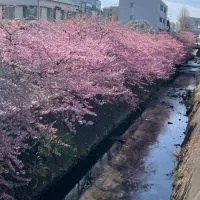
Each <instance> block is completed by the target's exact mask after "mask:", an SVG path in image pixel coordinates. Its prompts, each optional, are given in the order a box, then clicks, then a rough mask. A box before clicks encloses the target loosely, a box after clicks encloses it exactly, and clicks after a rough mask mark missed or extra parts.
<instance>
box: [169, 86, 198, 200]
mask: <svg viewBox="0 0 200 200" xmlns="http://www.w3.org/2000/svg"><path fill="white" fill-rule="evenodd" d="M174 176H175V182H174V188H173V192H172V197H171V199H172V200H200V84H199V85H198V87H197V89H196V91H195V95H194V99H193V103H192V107H191V110H190V115H189V123H188V128H187V132H186V138H185V141H184V144H183V147H182V151H181V154H180V156H179V165H178V168H177V170H176V171H175V174H174Z"/></svg>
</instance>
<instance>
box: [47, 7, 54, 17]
mask: <svg viewBox="0 0 200 200" xmlns="http://www.w3.org/2000/svg"><path fill="white" fill-rule="evenodd" d="M47 19H53V9H52V8H47Z"/></svg>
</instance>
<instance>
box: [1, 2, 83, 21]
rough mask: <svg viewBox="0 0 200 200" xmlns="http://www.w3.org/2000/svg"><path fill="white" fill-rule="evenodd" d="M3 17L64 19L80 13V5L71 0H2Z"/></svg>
mask: <svg viewBox="0 0 200 200" xmlns="http://www.w3.org/2000/svg"><path fill="white" fill-rule="evenodd" d="M0 11H1V13H2V15H1V18H3V19H22V20H33V19H40V18H41V19H49V20H62V19H67V18H71V17H74V16H76V15H78V14H79V13H80V5H79V4H76V3H74V2H73V1H71V0H0Z"/></svg>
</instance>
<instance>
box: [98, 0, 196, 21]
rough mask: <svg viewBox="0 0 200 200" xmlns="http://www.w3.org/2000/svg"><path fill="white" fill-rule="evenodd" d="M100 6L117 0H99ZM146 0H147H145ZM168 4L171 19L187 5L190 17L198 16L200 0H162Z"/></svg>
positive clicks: (175, 17)
mask: <svg viewBox="0 0 200 200" xmlns="http://www.w3.org/2000/svg"><path fill="white" fill-rule="evenodd" d="M101 1H102V7H105V6H111V5H118V0H101ZM147 1H148V0H147ZM164 2H166V3H167V5H168V6H169V12H168V17H169V18H170V19H171V20H172V21H176V20H177V16H178V14H179V11H180V9H181V8H182V7H187V8H188V10H189V11H190V16H191V17H199V18H200V0H164Z"/></svg>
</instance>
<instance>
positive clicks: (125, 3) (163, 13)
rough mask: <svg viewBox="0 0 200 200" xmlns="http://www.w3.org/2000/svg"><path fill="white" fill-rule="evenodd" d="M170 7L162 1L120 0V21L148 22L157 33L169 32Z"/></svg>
mask: <svg viewBox="0 0 200 200" xmlns="http://www.w3.org/2000/svg"><path fill="white" fill-rule="evenodd" d="M167 13H168V6H167V5H166V4H165V3H164V2H163V1H162V0H119V21H120V22H121V23H126V22H128V21H130V20H147V21H148V22H149V23H150V25H151V26H152V28H153V29H154V30H155V31H167V30H168V25H167Z"/></svg>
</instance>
